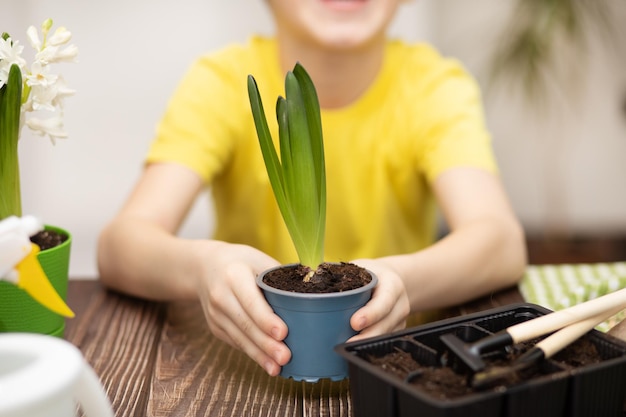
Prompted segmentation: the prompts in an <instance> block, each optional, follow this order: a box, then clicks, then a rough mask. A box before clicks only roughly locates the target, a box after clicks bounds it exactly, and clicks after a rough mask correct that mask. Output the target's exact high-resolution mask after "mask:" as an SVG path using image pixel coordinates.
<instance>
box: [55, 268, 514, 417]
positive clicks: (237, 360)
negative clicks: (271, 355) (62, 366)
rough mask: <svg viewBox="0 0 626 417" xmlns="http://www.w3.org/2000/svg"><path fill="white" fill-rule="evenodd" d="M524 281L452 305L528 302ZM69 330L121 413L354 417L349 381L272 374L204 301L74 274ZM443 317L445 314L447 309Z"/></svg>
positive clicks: (461, 310) (471, 307) (462, 310)
mask: <svg viewBox="0 0 626 417" xmlns="http://www.w3.org/2000/svg"><path fill="white" fill-rule="evenodd" d="M522 301H523V300H522V297H521V295H520V293H519V291H518V290H517V288H510V289H508V290H505V291H501V292H499V293H496V294H492V295H490V296H487V297H484V298H481V299H479V300H475V301H473V302H470V303H467V304H465V305H463V306H460V307H458V308H454V309H450V310H447V311H446V312H445V313H443V314H444V315H445V316H455V315H459V314H466V313H470V312H474V311H480V310H484V309H488V308H492V307H497V306H502V305H507V304H512V303H517V302H522ZM68 304H69V305H70V307H71V308H72V309H73V310H74V312H75V313H76V317H75V318H74V319H71V320H68V321H67V328H66V332H65V338H66V339H67V340H69V341H70V342H72V343H73V344H75V345H76V346H78V347H79V348H80V350H81V351H82V352H83V354H84V355H85V358H86V359H87V361H88V362H89V363H90V364H91V366H92V367H93V368H94V370H95V371H96V373H97V374H98V375H99V376H100V379H101V381H102V383H103V385H104V387H105V389H106V391H107V393H108V395H109V398H110V400H111V402H112V404H113V409H114V410H115V413H116V416H119V417H135V416H136V417H143V416H151V417H159V416H163V417H166V416H167V417H179V416H194V417H196V416H220V417H225V416H237V417H240V416H264V417H265V416H267V417H270V416H281V417H283V416H294V417H296V416H297V417H304V416H337V417H339V416H341V417H350V416H351V415H352V408H351V402H350V393H349V385H348V384H349V382H348V380H344V381H341V382H330V381H328V380H323V381H321V382H319V383H317V384H311V383H306V382H295V381H293V380H291V379H289V380H285V379H283V378H280V377H269V376H268V375H267V374H266V373H265V372H264V371H263V370H262V369H261V367H260V366H258V365H257V364H256V363H255V362H253V361H252V360H251V359H249V358H248V357H247V356H246V355H245V354H243V353H241V352H240V351H237V350H235V349H233V348H231V347H230V346H229V345H227V344H226V343H223V342H221V341H220V340H218V339H217V338H215V337H213V336H212V335H211V334H210V333H209V330H208V326H207V325H206V322H205V319H204V316H203V314H202V310H201V307H200V304H199V303H197V302H185V303H182V302H180V303H155V302H149V301H144V300H139V299H136V298H131V297H128V296H125V295H121V294H118V293H115V292H112V291H109V290H107V289H105V288H103V286H102V285H101V284H100V283H99V282H98V281H81V280H73V281H70V286H69V293H68ZM442 317H443V316H442Z"/></svg>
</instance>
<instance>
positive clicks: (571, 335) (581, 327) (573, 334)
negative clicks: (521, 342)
mask: <svg viewBox="0 0 626 417" xmlns="http://www.w3.org/2000/svg"><path fill="white" fill-rule="evenodd" d="M620 310H621V308H617V309H613V310H611V311H609V312H606V311H605V312H604V313H601V314H598V315H596V316H593V317H589V318H588V319H585V320H582V321H579V322H577V323H574V324H570V325H569V326H567V327H564V328H562V329H561V330H559V331H558V332H556V333H554V334H551V335H550V336H548V337H546V338H545V339H543V340H542V341H540V342H539V343H537V344H536V345H535V347H537V348H540V349H541V350H542V351H543V354H544V357H545V358H549V357H551V356H552V355H554V354H556V353H557V352H558V351H560V350H561V349H563V348H564V347H566V346H568V345H569V344H570V343H572V342H574V341H575V340H577V339H578V338H580V337H581V336H583V335H584V334H585V333H587V332H588V331H590V330H592V329H593V328H594V327H596V326H597V325H598V324H600V323H602V322H603V321H604V320H606V319H608V318H609V317H611V316H612V315H614V314H617V313H619V312H620Z"/></svg>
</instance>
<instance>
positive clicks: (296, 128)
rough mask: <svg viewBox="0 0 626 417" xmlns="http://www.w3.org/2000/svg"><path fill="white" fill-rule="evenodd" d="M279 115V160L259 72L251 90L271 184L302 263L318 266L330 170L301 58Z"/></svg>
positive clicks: (289, 80) (288, 80) (287, 80)
mask: <svg viewBox="0 0 626 417" xmlns="http://www.w3.org/2000/svg"><path fill="white" fill-rule="evenodd" d="M285 92H286V94H285V96H286V98H283V97H278V99H277V102H276V117H277V121H278V132H279V134H278V136H279V138H278V139H279V148H280V161H278V156H277V152H276V149H275V147H274V143H273V141H272V138H271V135H270V132H269V129H268V127H267V120H266V118H265V113H264V111H263V105H262V103H261V99H260V94H259V92H258V87H257V85H256V82H255V81H254V78H253V77H252V76H251V75H249V76H248V95H249V98H250V106H251V109H252V114H253V118H254V123H255V126H256V131H257V136H258V138H259V143H260V145H261V152H262V154H263V159H264V161H265V166H266V168H267V172H268V176H269V179H270V183H271V184H272V190H273V191H274V195H275V197H276V201H277V204H278V207H279V209H280V211H281V215H282V216H283V220H284V221H285V225H286V226H287V229H288V231H289V234H290V236H291V239H292V241H293V244H294V246H295V248H296V251H297V253H298V257H299V259H300V263H302V264H303V265H306V266H308V267H310V268H312V269H313V268H316V267H317V266H318V265H319V264H320V263H321V262H322V261H323V256H324V234H325V233H324V231H325V226H326V225H325V222H326V173H325V165H324V145H323V140H322V123H321V117H320V108H319V101H318V98H317V93H316V91H315V86H314V85H313V82H312V80H311V78H310V77H309V75H308V74H307V73H306V71H305V69H304V67H302V66H301V65H300V64H296V66H295V67H294V70H293V72H288V73H287V75H286V77H285Z"/></svg>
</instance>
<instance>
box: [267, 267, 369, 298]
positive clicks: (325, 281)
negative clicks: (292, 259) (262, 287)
mask: <svg viewBox="0 0 626 417" xmlns="http://www.w3.org/2000/svg"><path fill="white" fill-rule="evenodd" d="M309 272H310V269H309V268H308V267H306V266H304V265H296V266H293V267H291V266H287V267H285V268H278V269H275V270H273V271H270V272H268V273H267V274H266V275H265V277H263V282H265V283H266V284H267V285H269V286H270V287H274V288H278V289H281V290H284V291H291V292H302V293H331V292H341V291H348V290H353V289H356V288H360V287H363V286H365V285H367V284H368V283H369V282H370V281H371V280H372V277H371V275H370V274H369V273H368V272H367V270H365V269H363V268H361V267H360V266H357V265H355V264H351V263H345V262H344V263H323V264H321V265H320V266H319V267H318V268H317V270H316V271H315V273H314V274H313V276H312V277H311V279H310V280H309V281H308V282H305V281H304V278H305V277H306V275H307V274H308V273H309Z"/></svg>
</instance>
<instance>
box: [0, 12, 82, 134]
mask: <svg viewBox="0 0 626 417" xmlns="http://www.w3.org/2000/svg"><path fill="white" fill-rule="evenodd" d="M52 25H53V22H52V19H47V20H45V21H44V22H43V23H42V24H41V27H40V30H38V29H37V28H35V26H30V27H29V28H28V29H27V31H26V36H27V38H28V42H29V43H30V45H31V46H32V47H33V49H34V50H35V60H34V62H33V63H32V64H31V65H30V69H29V68H27V65H26V61H25V60H24V59H23V58H22V57H21V54H22V51H23V49H24V47H23V46H22V45H20V44H19V43H18V42H17V41H13V40H12V39H11V38H10V37H7V39H3V38H2V37H0V88H1V87H2V86H3V85H4V84H5V83H6V81H7V79H8V74H9V69H10V68H11V65H12V64H17V65H18V66H19V68H20V70H21V72H22V82H23V85H22V87H23V92H22V106H21V115H20V120H19V122H20V126H19V131H21V128H22V126H23V125H26V126H28V128H29V129H30V130H32V131H33V132H34V133H36V134H38V135H41V136H44V135H47V136H49V137H50V139H51V141H52V142H53V143H55V140H56V139H61V138H66V137H67V133H66V132H65V129H64V126H63V102H64V100H65V98H67V97H69V96H72V95H73V94H74V93H75V91H74V90H72V89H70V88H68V86H67V84H66V83H65V80H64V79H63V77H61V76H59V75H58V74H55V73H53V72H52V66H51V64H53V63H59V62H76V60H77V59H76V58H77V56H78V48H77V47H76V46H75V45H69V44H68V43H69V41H70V40H71V39H72V33H71V32H70V31H69V30H67V29H66V28H65V27H59V28H57V29H56V30H55V31H54V33H52V32H51V29H52ZM36 111H49V112H52V113H54V116H52V117H49V118H37V117H31V118H28V119H27V118H26V117H25V116H26V114H27V113H30V112H36Z"/></svg>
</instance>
